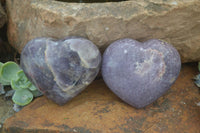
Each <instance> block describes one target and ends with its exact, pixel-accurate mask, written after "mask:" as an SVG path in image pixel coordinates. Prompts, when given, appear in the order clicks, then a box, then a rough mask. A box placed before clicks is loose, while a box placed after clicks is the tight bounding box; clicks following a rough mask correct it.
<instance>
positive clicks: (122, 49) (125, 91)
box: [102, 38, 181, 108]
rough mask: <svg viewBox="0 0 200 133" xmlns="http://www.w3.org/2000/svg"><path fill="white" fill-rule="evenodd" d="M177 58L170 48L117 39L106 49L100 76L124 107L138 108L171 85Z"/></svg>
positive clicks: (161, 43)
mask: <svg viewBox="0 0 200 133" xmlns="http://www.w3.org/2000/svg"><path fill="white" fill-rule="evenodd" d="M180 68H181V60H180V55H179V53H178V52H177V50H176V49H175V48H174V47H173V46H171V45H170V44H168V43H166V42H164V41H161V40H157V39H151V40H148V41H146V42H144V43H141V42H138V41H136V40H133V39H129V38H126V39H121V40H117V41H115V42H113V43H112V44H110V46H109V47H108V48H107V49H106V51H105V52H104V54H103V60H102V76H103V79H104V81H105V83H106V84H107V85H108V87H109V88H110V89H111V90H112V91H113V92H114V93H115V94H116V95H118V96H119V97H120V98H121V99H122V100H124V101H125V102H127V103H128V104H130V105H132V106H134V107H136V108H142V107H145V106H147V105H148V104H151V103H152V102H154V101H155V100H156V99H158V98H159V97H160V96H162V95H163V94H164V93H165V92H166V91H167V90H168V89H169V88H170V86H171V85H172V84H173V83H174V82H175V80H176V78H177V77H178V74H179V72H180Z"/></svg>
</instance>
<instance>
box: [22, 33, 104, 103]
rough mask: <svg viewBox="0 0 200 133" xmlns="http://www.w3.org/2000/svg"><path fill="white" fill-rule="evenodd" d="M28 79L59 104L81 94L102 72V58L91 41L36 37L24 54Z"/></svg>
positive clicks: (28, 44) (24, 68)
mask: <svg viewBox="0 0 200 133" xmlns="http://www.w3.org/2000/svg"><path fill="white" fill-rule="evenodd" d="M20 63H21V64H20V65H21V67H22V69H23V70H24V72H25V74H26V75H27V77H28V78H29V79H30V80H31V81H32V82H33V84H34V85H36V86H37V87H38V88H39V89H40V90H41V91H42V92H43V93H44V95H46V96H47V97H48V98H49V99H51V100H52V101H54V102H56V103H57V104H59V105H63V104H65V103H66V102H67V101H69V100H70V99H72V98H73V97H75V96H76V95H77V94H79V93H80V92H81V91H82V90H83V89H84V88H85V87H86V86H88V85H89V84H90V83H91V82H92V81H93V80H94V78H95V77H96V75H97V74H98V72H99V68H100V64H101V55H100V52H99V50H98V48H97V47H96V46H95V45H94V44H93V43H92V42H91V41H89V40H87V39H84V38H80V37H68V38H66V39H63V40H55V39H52V38H36V39H33V40H31V41H30V42H28V43H27V45H26V46H25V47H24V49H23V51H22V53H21V62H20Z"/></svg>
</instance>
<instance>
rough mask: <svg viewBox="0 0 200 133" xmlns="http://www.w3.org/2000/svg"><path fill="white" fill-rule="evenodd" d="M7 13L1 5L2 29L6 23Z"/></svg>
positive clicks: (0, 22) (0, 23) (0, 20)
mask: <svg viewBox="0 0 200 133" xmlns="http://www.w3.org/2000/svg"><path fill="white" fill-rule="evenodd" d="M6 20H7V17H6V13H5V11H4V9H3V7H2V6H1V3H0V28H1V27H2V26H3V25H4V24H5V23H6Z"/></svg>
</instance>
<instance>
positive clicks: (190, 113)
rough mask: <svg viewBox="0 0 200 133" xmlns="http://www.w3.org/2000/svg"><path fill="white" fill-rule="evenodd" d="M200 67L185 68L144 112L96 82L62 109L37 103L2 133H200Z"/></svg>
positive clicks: (45, 102) (7, 123) (40, 100)
mask: <svg viewBox="0 0 200 133" xmlns="http://www.w3.org/2000/svg"><path fill="white" fill-rule="evenodd" d="M196 66H197V65H196V64H194V65H190V64H184V65H183V69H182V71H181V73H180V76H179V78H178V79H177V81H176V82H175V84H174V85H173V86H172V88H171V89H170V91H168V92H167V94H166V95H165V96H163V97H161V98H159V99H158V101H156V102H155V103H154V104H151V105H149V106H148V107H146V108H145V109H139V110H138V109H135V108H133V107H131V106H129V105H128V104H125V103H124V102H123V101H122V100H120V99H119V98H118V97H117V96H116V95H114V94H113V93H112V92H111V91H109V89H108V88H107V87H106V85H105V84H104V82H103V81H102V80H96V81H94V82H93V83H92V84H91V85H90V86H88V87H87V89H86V90H85V91H83V93H81V94H80V95H79V96H77V97H75V98H74V99H72V101H71V102H69V103H68V104H65V105H64V106H58V105H56V104H54V103H53V102H51V101H50V100H48V99H47V98H45V97H41V98H37V99H35V100H34V101H33V102H32V103H31V104H29V105H28V106H26V107H25V108H23V109H22V110H21V111H20V112H18V113H16V114H15V115H14V116H13V117H11V118H9V119H7V120H6V121H5V123H4V125H3V133H32V132H33V133H105V132H106V133H144V132H146V133H199V122H200V117H199V114H200V107H199V106H197V103H198V102H200V97H199V89H198V88H197V87H196V86H195V85H194V83H193V82H191V78H193V77H194V76H195V75H196V73H197V67H196Z"/></svg>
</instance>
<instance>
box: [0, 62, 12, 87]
mask: <svg viewBox="0 0 200 133" xmlns="http://www.w3.org/2000/svg"><path fill="white" fill-rule="evenodd" d="M2 66H3V63H2V62H0V71H1V68H2ZM0 84H2V85H10V83H9V82H6V81H5V80H3V79H2V78H1V75H0Z"/></svg>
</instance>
